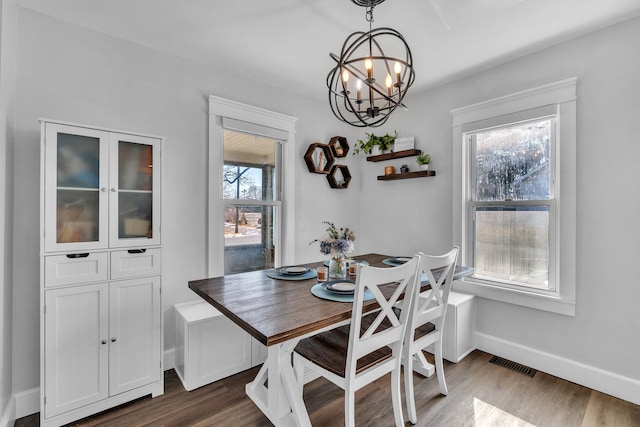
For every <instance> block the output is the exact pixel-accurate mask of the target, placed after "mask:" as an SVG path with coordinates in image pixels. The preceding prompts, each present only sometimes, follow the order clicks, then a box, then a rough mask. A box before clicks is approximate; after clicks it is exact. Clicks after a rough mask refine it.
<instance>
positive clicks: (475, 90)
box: [361, 18, 640, 403]
mask: <svg viewBox="0 0 640 427" xmlns="http://www.w3.org/2000/svg"><path fill="white" fill-rule="evenodd" d="M637 40H640V19H638V18H635V19H633V20H629V21H626V22H624V23H622V24H619V25H616V26H614V27H610V28H608V29H604V30H601V31H598V32H595V33H592V34H590V35H587V36H585V37H581V38H578V39H575V40H573V41H569V42H567V43H563V44H560V45H557V46H555V47H553V48H549V49H545V50H543V51H540V52H537V53H534V54H531V55H528V56H526V57H523V58H521V59H518V60H515V61H512V62H509V63H506V64H503V65H500V66H497V67H495V68H492V69H489V70H486V71H484V72H481V73H477V74H475V75H473V76H471V77H469V78H465V79H462V80H459V81H456V82H454V83H451V84H447V85H444V86H442V87H438V88H437V89H434V90H430V91H429V92H427V93H424V94H418V95H414V96H413V97H412V98H411V99H408V100H407V102H406V103H407V105H408V106H409V108H410V110H409V111H408V112H407V113H406V114H402V115H399V116H398V117H399V118H401V121H400V122H399V123H398V124H397V128H398V129H402V131H403V134H406V135H415V136H416V139H417V141H419V142H418V145H419V146H420V148H423V149H425V150H426V151H427V152H429V153H431V154H432V158H433V168H434V169H435V170H437V176H436V177H435V179H433V178H423V179H421V180H417V179H416V180H413V181H416V182H411V183H409V182H406V181H396V182H397V184H396V185H395V186H393V187H392V186H390V185H389V186H388V188H386V187H385V185H386V184H385V185H380V184H378V185H375V184H374V183H373V179H372V178H371V179H365V180H364V182H365V185H367V186H371V187H375V189H376V190H378V191H377V193H376V195H377V197H376V198H371V197H367V199H366V200H363V201H362V204H361V208H362V211H363V212H379V215H380V216H381V217H383V218H390V217H391V216H392V215H397V214H398V205H399V204H401V203H407V200H409V196H415V200H411V201H409V202H408V204H409V205H408V206H407V207H408V208H406V209H405V208H403V209H402V215H403V217H404V218H406V219H405V221H403V225H402V226H401V227H397V228H398V229H402V228H404V227H405V226H406V225H405V224H408V225H410V226H411V227H412V228H413V229H414V230H413V236H414V237H409V239H410V241H411V242H412V244H411V245H412V246H414V247H424V248H426V249H427V250H438V251H439V250H442V249H444V247H446V246H447V245H450V244H451V243H450V242H451V238H450V236H449V234H450V232H451V221H452V218H451V216H452V210H451V192H452V187H451V185H452V184H451V176H450V170H451V167H452V151H451V149H452V148H451V147H452V145H451V144H452V143H456V142H452V130H451V117H450V115H449V111H450V110H451V109H454V108H458V107H463V106H466V105H470V104H474V103H477V102H481V101H485V100H488V99H492V98H495V97H498V96H502V95H507V94H510V93H514V92H518V91H521V90H525V89H529V88H533V87H536V86H539V85H542V84H545V83H551V82H554V81H557V80H561V79H564V78H568V77H573V76H576V77H577V78H578V87H577V91H578V100H577V136H578V141H577V154H576V155H577V212H578V215H577V218H576V222H577V236H578V242H577V248H578V249H577V290H576V292H577V304H576V316H575V317H566V316H562V315H556V314H552V313H548V312H543V311H537V310H532V309H527V308H523V307H520V306H514V305H510V304H505V303H500V302H495V301H491V300H486V299H480V300H479V301H478V307H477V308H478V311H477V313H478V314H477V327H478V332H479V334H480V335H479V337H480V338H481V342H480V344H481V345H484V346H486V347H485V348H487V349H501V350H504V351H506V350H507V349H506V347H511V350H513V354H514V356H518V354H519V353H518V351H515V347H522V348H524V349H525V350H530V349H533V350H535V351H538V352H540V354H538V357H543V356H545V355H546V356H548V357H549V359H553V358H554V357H555V358H559V359H566V360H569V361H571V362H572V363H575V364H584V365H585V366H587V367H589V368H594V369H595V370H597V369H601V370H604V371H607V372H609V373H611V374H612V376H615V375H620V376H622V377H624V378H626V379H628V380H629V381H628V382H629V383H630V384H631V385H632V386H634V387H635V390H636V392H637V391H638V390H640V365H639V364H638V362H637V361H638V359H639V358H640V339H639V338H638V337H639V336H640V335H639V333H638V331H639V330H640V316H639V315H638V308H637V303H638V301H640V286H638V279H637V277H636V274H637V272H636V271H635V268H634V266H635V263H636V262H638V259H639V258H640V249H638V241H640V223H639V222H638V212H639V211H640V190H639V189H638V185H637V184H636V183H637V181H638V178H637V170H638V167H637V163H638V158H639V157H640V140H639V135H640V96H639V94H640V80H639V79H638V76H639V75H640V55H639V54H638V44H637ZM425 53H426V52H424V53H423V52H420V50H419V49H415V52H414V55H416V56H417V55H421V54H425ZM461 54H463V52H462V53H461ZM420 71H421V72H426V73H428V70H420ZM366 173H368V172H366V171H365V174H366ZM396 189H397V190H398V191H401V192H402V194H398V193H396ZM366 191H369V192H370V193H373V192H374V189H373V188H371V189H367V190H366ZM390 202H391V203H390ZM394 231H395V229H394ZM403 233H404V234H405V235H409V233H408V232H406V231H404V232H403ZM386 234H390V232H387V233H384V232H383V233H382V234H380V233H378V234H376V236H377V237H378V238H379V241H378V244H377V245H378V246H381V245H383V244H384V243H385V241H386V240H387V239H390V236H388V235H386ZM400 243H401V242H398V244H400ZM374 246H375V245H374ZM405 246H406V244H405ZM561 268H562V267H561ZM560 286H562V283H560ZM502 340H504V341H502ZM534 359H535V358H534ZM533 363H535V360H533ZM551 365H552V364H551ZM551 368H554V367H553V366H551ZM559 370H560V369H559ZM560 371H561V370H560ZM562 373H563V372H558V373H556V374H558V375H561V374H562ZM565 378H566V376H565ZM622 381H623V382H624V380H623V379H622ZM635 402H636V403H638V402H640V395H639V394H638V393H636V400H635Z"/></svg>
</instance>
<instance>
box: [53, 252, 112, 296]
mask: <svg viewBox="0 0 640 427" xmlns="http://www.w3.org/2000/svg"><path fill="white" fill-rule="evenodd" d="M108 260H109V257H108V254H107V253H106V252H87V253H78V254H67V255H51V256H46V257H44V268H45V273H44V275H45V279H44V282H45V287H47V288H49V287H53V286H65V285H75V284H79V283H92V282H104V281H106V280H107V279H108V272H109V268H108Z"/></svg>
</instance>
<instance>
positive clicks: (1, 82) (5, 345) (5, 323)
mask: <svg viewBox="0 0 640 427" xmlns="http://www.w3.org/2000/svg"><path fill="white" fill-rule="evenodd" d="M16 16H17V5H16V2H15V0H3V1H0V204H2V208H1V209H0V242H1V244H0V427H3V426H4V425H8V424H9V423H11V422H12V421H13V417H14V416H15V407H14V405H13V401H12V399H11V395H12V393H11V383H12V375H11V365H12V357H11V353H12V351H11V349H12V346H11V339H12V330H13V328H12V323H11V316H12V290H13V278H12V276H13V269H12V258H13V257H12V254H13V251H12V244H13V209H12V205H13V202H12V200H13V143H14V142H13V120H14V117H15V78H16V70H15V68H16V34H17V27H16Z"/></svg>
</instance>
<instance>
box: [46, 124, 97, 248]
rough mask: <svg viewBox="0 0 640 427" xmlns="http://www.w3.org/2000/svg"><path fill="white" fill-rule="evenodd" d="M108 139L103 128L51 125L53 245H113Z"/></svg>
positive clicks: (49, 242)
mask: <svg viewBox="0 0 640 427" xmlns="http://www.w3.org/2000/svg"><path fill="white" fill-rule="evenodd" d="M107 142H108V140H107V137H106V134H105V133H104V132H101V131H94V130H92V129H85V128H75V127H69V126H64V125H56V124H50V123H47V124H46V140H45V144H46V158H45V174H46V178H45V182H46V183H47V184H49V185H48V186H47V187H46V190H45V191H46V193H45V219H44V220H45V222H46V225H45V230H47V234H46V235H45V248H46V249H47V250H75V249H79V250H82V249H95V248H104V247H106V246H107V241H106V236H107V231H106V228H107V224H106V218H107V217H106V211H105V206H106V205H105V202H106V192H107V189H106V181H107V168H106V166H105V165H104V161H105V160H106V159H107V149H108V147H107ZM51 184H53V187H54V188H51ZM54 231H55V232H54Z"/></svg>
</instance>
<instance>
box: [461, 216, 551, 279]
mask: <svg viewBox="0 0 640 427" xmlns="http://www.w3.org/2000/svg"><path fill="white" fill-rule="evenodd" d="M474 214H475V215H474V216H475V221H474V223H475V242H474V243H475V247H474V254H475V255H474V266H473V267H474V275H475V276H478V277H485V278H491V279H497V280H503V281H508V282H519V283H521V284H526V285H529V286H536V287H541V288H547V287H548V284H549V261H548V260H549V208H548V207H547V206H520V207H477V208H476V209H475V212H474Z"/></svg>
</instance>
